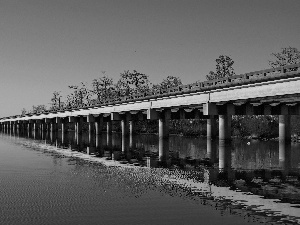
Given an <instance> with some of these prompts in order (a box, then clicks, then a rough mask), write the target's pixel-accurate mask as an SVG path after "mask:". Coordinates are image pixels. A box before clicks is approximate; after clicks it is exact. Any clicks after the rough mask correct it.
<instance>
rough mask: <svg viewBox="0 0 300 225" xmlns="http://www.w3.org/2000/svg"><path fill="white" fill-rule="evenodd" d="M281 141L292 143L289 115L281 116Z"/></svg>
mask: <svg viewBox="0 0 300 225" xmlns="http://www.w3.org/2000/svg"><path fill="white" fill-rule="evenodd" d="M279 141H289V142H290V141H291V129H290V116H289V115H279Z"/></svg>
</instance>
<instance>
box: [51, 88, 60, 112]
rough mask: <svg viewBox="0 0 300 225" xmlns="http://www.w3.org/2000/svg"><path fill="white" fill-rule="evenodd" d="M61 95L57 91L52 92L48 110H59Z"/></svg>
mask: <svg viewBox="0 0 300 225" xmlns="http://www.w3.org/2000/svg"><path fill="white" fill-rule="evenodd" d="M61 97H62V96H61V94H60V92H58V91H54V92H53V95H52V98H51V103H50V104H51V106H50V109H51V110H56V109H60V108H61V106H62V104H61Z"/></svg>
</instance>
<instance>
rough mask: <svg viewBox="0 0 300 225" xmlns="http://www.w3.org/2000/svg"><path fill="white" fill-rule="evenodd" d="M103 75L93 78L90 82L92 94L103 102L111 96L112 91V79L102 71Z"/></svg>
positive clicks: (98, 100) (99, 101)
mask: <svg viewBox="0 0 300 225" xmlns="http://www.w3.org/2000/svg"><path fill="white" fill-rule="evenodd" d="M102 73H103V76H102V77H100V78H98V79H94V80H93V82H92V86H93V91H92V92H93V94H95V95H96V96H97V102H98V103H103V102H105V101H107V100H109V99H111V98H112V91H113V89H114V88H113V80H112V79H111V78H109V77H107V76H106V75H105V72H102Z"/></svg>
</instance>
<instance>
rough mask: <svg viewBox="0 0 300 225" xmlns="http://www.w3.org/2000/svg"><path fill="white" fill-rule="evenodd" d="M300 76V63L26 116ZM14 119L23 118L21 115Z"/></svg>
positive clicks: (30, 114)
mask: <svg viewBox="0 0 300 225" xmlns="http://www.w3.org/2000/svg"><path fill="white" fill-rule="evenodd" d="M299 75H300V63H298V64H294V65H287V66H283V67H277V68H271V69H266V70H260V71H255V72H250V73H245V74H240V75H234V76H230V77H224V78H220V79H215V80H209V81H203V82H195V83H192V84H186V85H180V86H177V87H170V88H165V89H160V90H155V91H147V92H142V93H135V94H133V95H130V96H115V97H114V98H113V99H110V100H106V101H103V102H102V103H99V102H97V101H96V102H91V103H89V104H82V105H79V106H78V105H77V106H64V107H62V108H60V109H53V110H46V111H43V112H40V113H29V114H26V115H24V116H32V115H40V114H49V113H58V112H64V111H73V110H78V109H87V108H91V107H101V106H107V105H112V104H122V103H126V102H132V101H137V100H139V101H142V100H149V99H156V98H161V97H167V96H174V95H180V94H189V93H194V92H201V91H210V90H214V89H220V88H224V87H234V86H239V85H245V84H255V83H258V82H264V81H271V80H278V79H284V78H291V77H295V76H299ZM14 117H22V116H20V115H17V116H14ZM8 118H13V117H5V118H1V119H8Z"/></svg>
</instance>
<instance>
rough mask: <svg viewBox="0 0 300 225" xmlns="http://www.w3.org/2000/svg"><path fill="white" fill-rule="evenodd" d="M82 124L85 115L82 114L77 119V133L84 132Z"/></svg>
mask: <svg viewBox="0 0 300 225" xmlns="http://www.w3.org/2000/svg"><path fill="white" fill-rule="evenodd" d="M82 126H83V117H82V116H80V117H78V118H77V120H76V131H77V134H81V133H82Z"/></svg>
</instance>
